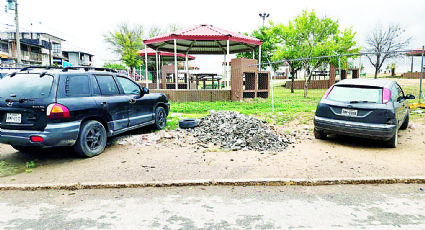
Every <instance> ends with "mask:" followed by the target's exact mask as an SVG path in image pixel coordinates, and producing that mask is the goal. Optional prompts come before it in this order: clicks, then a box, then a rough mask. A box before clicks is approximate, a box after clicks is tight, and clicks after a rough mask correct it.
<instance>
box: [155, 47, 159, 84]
mask: <svg viewBox="0 0 425 230" xmlns="http://www.w3.org/2000/svg"><path fill="white" fill-rule="evenodd" d="M155 63H156V88H157V89H159V80H158V76H159V63H158V50H155Z"/></svg>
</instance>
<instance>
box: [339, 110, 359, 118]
mask: <svg viewBox="0 0 425 230" xmlns="http://www.w3.org/2000/svg"><path fill="white" fill-rule="evenodd" d="M341 114H342V115H343V116H348V117H356V116H357V110H355V109H342V112H341Z"/></svg>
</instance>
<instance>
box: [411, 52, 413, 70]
mask: <svg viewBox="0 0 425 230" xmlns="http://www.w3.org/2000/svg"><path fill="white" fill-rule="evenodd" d="M410 72H411V73H413V55H412V62H411V64H410Z"/></svg>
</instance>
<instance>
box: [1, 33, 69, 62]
mask: <svg viewBox="0 0 425 230" xmlns="http://www.w3.org/2000/svg"><path fill="white" fill-rule="evenodd" d="M15 36H16V32H0V58H1V62H0V64H1V65H2V66H11V67H13V66H15V64H16V63H17V52H16V51H17V49H16V38H15ZM64 41H65V40H64V39H62V38H59V37H56V36H53V35H50V34H47V33H34V32H22V33H20V43H21V55H20V56H21V61H22V64H25V65H42V66H51V65H53V64H54V63H58V64H62V61H63V60H64V59H65V58H64V57H63V55H62V42H64Z"/></svg>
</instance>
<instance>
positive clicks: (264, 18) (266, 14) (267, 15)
mask: <svg viewBox="0 0 425 230" xmlns="http://www.w3.org/2000/svg"><path fill="white" fill-rule="evenodd" d="M259 15H260V17H261V18H263V26H264V25H265V22H266V18H268V17H269V16H270V14H269V13H260V14H259Z"/></svg>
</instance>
